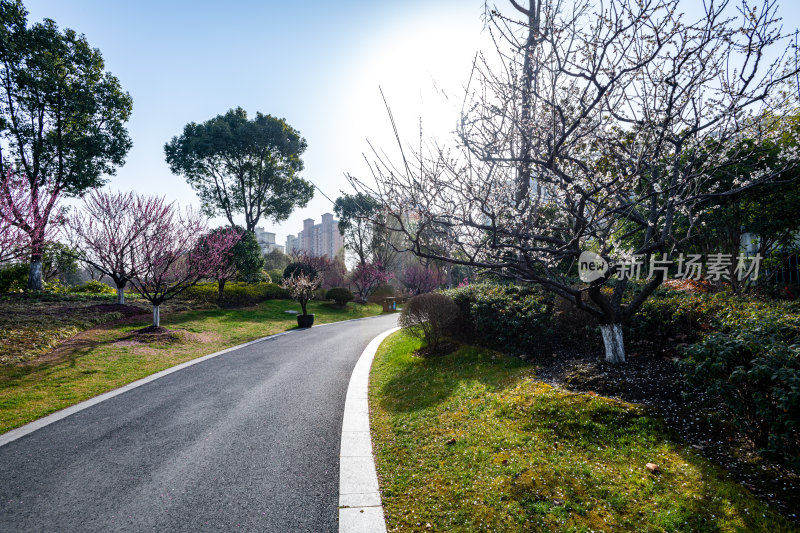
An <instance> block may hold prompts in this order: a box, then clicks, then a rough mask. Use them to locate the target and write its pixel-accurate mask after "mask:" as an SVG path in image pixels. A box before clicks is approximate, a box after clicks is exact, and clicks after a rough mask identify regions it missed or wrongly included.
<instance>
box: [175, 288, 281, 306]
mask: <svg viewBox="0 0 800 533" xmlns="http://www.w3.org/2000/svg"><path fill="white" fill-rule="evenodd" d="M218 295H219V292H218V288H217V283H216V282H209V283H198V284H197V285H194V286H192V287H189V288H188V289H186V290H185V291H184V292H183V297H184V298H188V299H190V300H194V301H197V302H204V303H218V302H219V300H218ZM288 298H289V293H288V291H286V289H283V288H282V287H280V286H279V285H275V284H274V283H242V282H228V283H226V284H225V291H224V292H223V295H222V301H221V302H219V303H221V304H223V305H232V306H241V305H253V304H257V303H259V302H263V301H266V300H286V299H288Z"/></svg>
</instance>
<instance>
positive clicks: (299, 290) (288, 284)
mask: <svg viewBox="0 0 800 533" xmlns="http://www.w3.org/2000/svg"><path fill="white" fill-rule="evenodd" d="M281 287H283V288H284V289H286V290H288V291H289V295H290V296H291V297H292V298H293V299H294V300H297V301H298V303H300V307H301V308H302V309H303V316H308V312H307V311H306V305H307V304H308V301H309V300H311V298H312V297H313V296H314V290H315V289H316V288H317V287H319V276H317V275H308V274H306V273H304V272H298V273H297V274H293V275H291V276H289V277H288V278H285V279H284V280H283V281H282V282H281Z"/></svg>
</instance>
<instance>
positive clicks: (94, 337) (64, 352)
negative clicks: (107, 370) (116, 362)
mask: <svg viewBox="0 0 800 533" xmlns="http://www.w3.org/2000/svg"><path fill="white" fill-rule="evenodd" d="M148 318H149V316H148V315H146V314H141V315H132V316H128V317H126V318H120V319H118V320H112V321H111V322H106V323H104V324H100V325H98V326H94V327H92V328H89V329H87V330H84V331H81V332H80V333H78V334H77V335H75V336H73V337H70V338H68V339H65V340H64V341H63V342H61V343H60V344H59V345H58V346H56V347H55V348H54V349H53V350H51V351H49V352H47V353H46V354H44V355H42V356H40V357H37V358H35V359H31V360H29V361H25V362H23V363H20V364H18V365H11V366H7V367H5V368H2V369H0V384H2V383H3V382H4V381H12V380H14V379H18V378H20V377H24V376H27V375H29V374H35V373H37V372H46V371H47V370H49V369H51V368H53V367H55V366H59V365H62V364H65V363H66V364H67V365H68V366H69V367H74V366H75V365H76V364H77V361H78V360H79V359H80V358H81V357H82V356H84V355H87V354H89V353H91V352H92V351H93V350H95V349H96V348H98V347H100V346H104V345H110V344H113V343H115V342H117V341H119V340H120V339H123V338H124V337H127V336H129V335H130V331H129V330H135V329H137V328H139V327H141V326H142V324H145V325H147V323H148ZM120 326H127V327H126V328H124V329H120Z"/></svg>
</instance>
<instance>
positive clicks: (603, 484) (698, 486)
mask: <svg viewBox="0 0 800 533" xmlns="http://www.w3.org/2000/svg"><path fill="white" fill-rule="evenodd" d="M527 392H528V391H527V387H526V389H525V390H521V391H514V392H512V395H513V396H517V398H515V401H514V402H511V404H510V405H512V406H513V407H511V408H510V409H506V410H505V411H504V412H503V413H502V415H501V416H500V417H498V423H503V420H504V419H505V420H506V422H507V423H510V424H513V425H515V426H516V427H517V430H518V431H522V432H523V433H525V434H528V435H531V436H533V437H534V439H533V440H531V441H529V444H528V445H526V446H525V447H522V448H520V449H518V450H516V451H514V450H513V449H507V453H508V454H509V456H510V457H511V459H510V462H511V464H514V463H517V461H519V462H521V463H523V464H525V463H527V465H526V467H523V468H522V469H521V470H518V471H517V472H516V473H515V474H514V475H512V476H511V477H509V478H507V479H508V481H507V483H506V485H505V488H504V489H501V492H507V493H508V494H510V495H511V496H512V497H513V499H514V500H516V501H518V502H519V504H520V506H521V507H522V508H523V509H524V510H525V512H526V513H528V515H529V517H530V518H531V519H532V520H534V521H536V520H537V516H538V517H540V518H543V517H544V516H546V515H548V514H552V515H556V516H558V515H563V517H565V518H566V517H567V516H569V515H573V518H576V519H577V520H578V521H579V523H580V525H584V526H587V525H588V526H589V527H591V528H594V527H595V526H597V527H599V528H600V529H604V528H606V527H609V526H611V527H614V528H616V529H619V530H625V531H687V530H688V531H709V532H713V531H732V530H748V531H750V530H759V531H763V530H766V528H765V526H767V525H772V526H775V525H776V523H777V524H778V525H780V526H782V527H787V526H788V524H786V523H785V522H783V521H782V520H781V519H780V518H778V516H777V515H776V514H771V513H769V512H768V511H767V510H766V508H765V507H763V506H762V505H761V504H760V503H759V502H757V501H756V499H755V497H754V496H753V495H752V494H750V493H749V492H748V491H746V490H744V489H743V488H742V487H741V486H739V485H738V484H736V483H735V482H733V481H732V480H731V479H730V477H729V476H728V474H727V473H726V472H725V471H724V470H722V469H721V468H719V467H717V466H715V465H712V464H711V463H709V462H708V461H707V460H705V459H703V458H702V457H700V456H699V455H697V454H695V453H694V452H692V451H691V450H689V449H688V448H687V447H686V446H685V444H683V443H681V439H680V438H678V437H677V435H676V434H674V432H673V431H672V430H671V429H670V428H669V427H668V426H667V425H666V424H665V423H664V422H663V420H662V419H660V418H657V417H653V416H651V415H650V414H648V412H649V410H648V409H643V408H642V407H641V406H637V405H632V404H627V403H624V402H618V401H615V400H611V399H608V398H602V397H595V396H590V395H585V394H574V393H565V392H561V391H556V390H551V391H550V392H546V393H544V394H527ZM531 447H532V448H531ZM515 455H516V457H514V456H515ZM532 457H535V458H536V459H535V460H531V458H532ZM649 462H653V463H656V464H658V465H659V470H658V472H656V473H652V472H649V471H648V470H647V468H646V465H647V463H649ZM497 474H500V472H497ZM609 511H610V512H611V514H610V515H608V514H607V513H608V512H609ZM575 513H577V514H578V515H580V516H581V518H580V519H578V518H577V517H576V516H574V514H575ZM765 514H766V515H767V516H764V515H765ZM609 516H611V517H613V520H614V521H613V522H606V518H608V517H609ZM576 525H577V524H576Z"/></svg>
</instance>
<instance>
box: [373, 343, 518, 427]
mask: <svg viewBox="0 0 800 533" xmlns="http://www.w3.org/2000/svg"><path fill="white" fill-rule="evenodd" d="M400 338H401V339H402V337H400ZM396 341H397V339H394V341H390V342H396ZM418 347H419V345H418V344H416V345H414V348H412V349H411V350H410V351H409V353H407V354H403V355H400V356H398V355H392V356H391V357H390V359H389V360H384V361H382V362H381V363H379V364H380V365H381V366H383V365H388V366H389V367H398V368H392V369H387V370H388V372H390V373H391V375H392V377H391V378H390V379H389V380H388V381H386V382H384V383H383V384H382V385H380V386H379V389H378V391H377V394H378V396H379V397H380V402H381V407H383V408H384V409H386V410H387V411H389V412H390V413H404V412H412V411H420V410H423V409H427V408H429V407H432V406H435V405H438V404H440V403H442V402H444V401H445V400H447V399H448V398H449V397H450V396H451V395H452V394H453V393H454V392H455V391H456V389H458V388H459V387H460V386H461V384H462V383H463V382H473V381H478V382H480V383H481V384H482V385H483V386H485V387H486V388H487V390H489V391H499V390H503V389H505V388H508V387H512V386H513V385H514V384H515V383H516V382H517V381H518V380H519V379H521V378H524V377H525V375H524V373H523V374H520V375H516V376H514V377H513V378H509V377H508V370H509V369H513V368H521V367H529V368H530V371H531V374H533V371H534V367H533V366H532V365H531V364H529V363H526V362H525V361H522V360H521V359H519V358H517V357H511V356H507V355H503V354H500V353H496V352H490V351H488V350H486V349H482V348H475V347H472V346H466V345H462V346H460V347H459V348H458V349H457V350H456V351H454V352H452V353H450V354H447V355H444V356H440V357H428V358H422V357H417V356H415V355H411V352H413V351H414V349H416V348H418ZM388 348H389V349H390V350H391V349H392V348H391V345H389V347H388ZM409 359H410V362H409Z"/></svg>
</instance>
